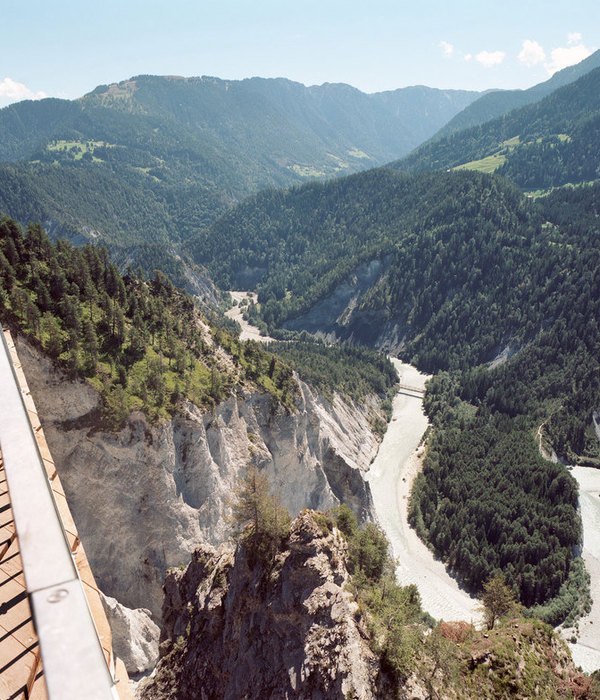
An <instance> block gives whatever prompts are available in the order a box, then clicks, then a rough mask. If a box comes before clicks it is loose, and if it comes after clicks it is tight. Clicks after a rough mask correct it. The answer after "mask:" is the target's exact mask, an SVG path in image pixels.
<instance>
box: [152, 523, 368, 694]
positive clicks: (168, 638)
mask: <svg viewBox="0 0 600 700" xmlns="http://www.w3.org/2000/svg"><path fill="white" fill-rule="evenodd" d="M320 517H322V516H319V514H318V513H314V512H313V511H305V512H303V513H301V514H300V515H299V516H298V517H297V518H296V520H294V522H293V523H292V527H291V531H290V536H289V538H288V541H287V543H286V547H285V550H284V551H282V552H280V553H279V554H278V555H277V557H276V559H275V562H274V565H273V566H272V567H271V568H269V570H265V569H264V568H263V567H262V566H260V565H256V566H255V567H253V568H252V567H251V566H250V565H249V563H248V557H247V552H246V551H245V549H244V548H243V547H238V548H237V549H234V548H233V546H231V545H222V546H221V547H220V548H219V549H217V550H215V549H213V548H212V547H209V546H203V547H200V548H199V549H197V550H196V551H195V552H194V554H193V558H192V561H191V563H190V564H189V565H188V567H187V568H186V569H185V570H173V571H171V572H170V573H169V574H168V576H167V579H166V582H165V602H164V606H163V623H164V627H163V632H162V643H161V647H160V650H161V659H160V661H159V664H158V667H157V671H156V674H155V676H154V677H153V678H152V679H149V680H148V681H146V682H145V685H144V686H143V687H142V688H141V689H140V696H141V697H142V698H143V699H144V700H159V699H160V700H166V699H167V698H178V699H179V700H185V699H186V698H189V699H190V700H191V699H192V698H194V699H197V698H202V699H204V698H206V699H208V698H227V699H231V700H233V699H234V698H236V699H237V698H311V700H317V699H319V698H323V699H324V698H374V697H377V693H376V680H377V674H378V670H379V662H378V659H377V658H376V657H375V655H374V654H373V652H372V651H371V649H370V648H369V644H368V641H367V638H368V634H367V631H366V628H365V626H364V622H363V619H362V616H361V613H360V611H359V608H358V605H357V603H356V602H355V600H354V598H353V597H352V595H351V594H350V593H349V592H348V591H347V590H346V584H347V583H348V581H349V574H348V571H347V570H346V566H345V560H346V553H347V544H346V541H345V539H344V537H343V535H342V534H341V533H340V532H339V530H337V529H336V528H334V529H333V530H330V529H329V528H328V527H327V526H326V525H323V524H322V523H321V522H320Z"/></svg>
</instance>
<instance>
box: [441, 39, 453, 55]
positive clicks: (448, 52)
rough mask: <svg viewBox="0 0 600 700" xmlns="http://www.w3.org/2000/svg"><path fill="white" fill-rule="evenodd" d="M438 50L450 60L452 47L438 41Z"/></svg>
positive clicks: (445, 42)
mask: <svg viewBox="0 0 600 700" xmlns="http://www.w3.org/2000/svg"><path fill="white" fill-rule="evenodd" d="M440 48H441V49H442V51H443V52H444V56H446V57H448V58H450V56H452V54H453V53H454V46H452V44H450V43H448V42H447V41H443V40H442V41H440Z"/></svg>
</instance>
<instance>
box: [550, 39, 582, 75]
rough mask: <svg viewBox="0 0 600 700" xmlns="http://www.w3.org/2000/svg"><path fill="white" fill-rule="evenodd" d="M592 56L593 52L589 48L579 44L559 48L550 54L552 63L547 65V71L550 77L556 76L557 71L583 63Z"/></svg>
mask: <svg viewBox="0 0 600 700" xmlns="http://www.w3.org/2000/svg"><path fill="white" fill-rule="evenodd" d="M591 54H592V50H591V49H588V47H587V46H584V45H583V44H577V45H575V46H559V47H558V48H556V49H552V51H551V52H550V58H551V60H550V62H549V63H546V64H545V66H546V70H547V71H548V75H554V73H556V71H559V70H562V69H563V68H566V67H567V66H572V65H574V64H575V63H579V62H580V61H583V59H584V58H587V57H588V56H590V55H591Z"/></svg>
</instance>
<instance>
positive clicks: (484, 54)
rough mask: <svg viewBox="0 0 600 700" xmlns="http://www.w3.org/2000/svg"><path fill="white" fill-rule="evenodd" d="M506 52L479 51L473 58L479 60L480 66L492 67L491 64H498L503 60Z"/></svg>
mask: <svg viewBox="0 0 600 700" xmlns="http://www.w3.org/2000/svg"><path fill="white" fill-rule="evenodd" d="M505 56H506V54H505V53H504V51H480V52H479V53H478V54H477V56H475V60H476V61H479V63H481V65H482V66H485V67H486V68H492V67H493V66H498V65H500V63H502V61H503V60H504V57H505Z"/></svg>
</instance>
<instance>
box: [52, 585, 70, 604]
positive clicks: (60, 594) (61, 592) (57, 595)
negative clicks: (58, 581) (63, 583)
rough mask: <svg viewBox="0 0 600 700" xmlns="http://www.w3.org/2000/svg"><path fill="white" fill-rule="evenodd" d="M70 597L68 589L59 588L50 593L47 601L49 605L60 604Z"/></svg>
mask: <svg viewBox="0 0 600 700" xmlns="http://www.w3.org/2000/svg"><path fill="white" fill-rule="evenodd" d="M68 595H69V591H67V589H66V588H58V589H57V590H55V591H52V593H50V595H49V596H48V598H47V600H48V602H49V603H60V601H61V600H64V599H65V598H66V597H67V596H68Z"/></svg>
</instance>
